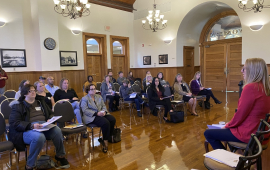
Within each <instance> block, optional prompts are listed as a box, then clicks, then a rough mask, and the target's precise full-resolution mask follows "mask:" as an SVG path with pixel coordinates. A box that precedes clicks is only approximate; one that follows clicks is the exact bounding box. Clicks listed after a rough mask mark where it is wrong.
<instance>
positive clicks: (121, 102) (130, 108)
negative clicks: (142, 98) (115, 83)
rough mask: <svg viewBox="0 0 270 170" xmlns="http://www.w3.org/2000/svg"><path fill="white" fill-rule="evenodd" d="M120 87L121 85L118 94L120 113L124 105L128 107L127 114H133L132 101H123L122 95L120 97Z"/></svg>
mask: <svg viewBox="0 0 270 170" xmlns="http://www.w3.org/2000/svg"><path fill="white" fill-rule="evenodd" d="M120 88H121V87H119V96H120V99H119V105H120V108H121V114H122V110H123V108H125V106H127V107H128V108H129V114H130V116H132V114H133V107H134V101H125V100H124V99H123V97H122V94H121V91H120Z"/></svg>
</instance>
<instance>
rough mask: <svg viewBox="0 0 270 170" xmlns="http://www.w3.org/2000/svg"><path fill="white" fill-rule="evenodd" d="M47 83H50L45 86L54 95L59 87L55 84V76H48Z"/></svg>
mask: <svg viewBox="0 0 270 170" xmlns="http://www.w3.org/2000/svg"><path fill="white" fill-rule="evenodd" d="M47 83H48V84H46V85H45V88H46V89H47V90H48V91H49V92H50V93H51V95H52V96H53V95H54V93H55V91H56V90H58V89H59V87H58V86H55V85H54V78H53V77H52V76H49V77H48V78H47Z"/></svg>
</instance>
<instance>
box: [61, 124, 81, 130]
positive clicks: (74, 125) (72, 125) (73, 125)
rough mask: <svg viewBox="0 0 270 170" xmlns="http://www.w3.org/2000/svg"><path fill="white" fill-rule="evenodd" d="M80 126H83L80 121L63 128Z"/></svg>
mask: <svg viewBox="0 0 270 170" xmlns="http://www.w3.org/2000/svg"><path fill="white" fill-rule="evenodd" d="M82 126H83V124H82V123H77V124H71V125H68V126H65V127H64V128H65V129H75V128H78V127H82Z"/></svg>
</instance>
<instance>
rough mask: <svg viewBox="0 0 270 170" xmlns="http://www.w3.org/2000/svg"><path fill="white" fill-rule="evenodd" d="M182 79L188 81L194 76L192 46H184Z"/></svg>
mask: <svg viewBox="0 0 270 170" xmlns="http://www.w3.org/2000/svg"><path fill="white" fill-rule="evenodd" d="M184 70H185V74H184V75H183V76H184V78H183V79H184V80H185V81H186V82H190V80H191V79H192V78H193V76H194V47H184Z"/></svg>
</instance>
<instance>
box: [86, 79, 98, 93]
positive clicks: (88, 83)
mask: <svg viewBox="0 0 270 170" xmlns="http://www.w3.org/2000/svg"><path fill="white" fill-rule="evenodd" d="M90 84H94V85H95V86H96V85H97V83H96V82H94V79H93V76H88V77H87V81H86V82H85V83H84V85H83V90H84V88H85V87H86V86H88V85H90ZM83 94H84V96H85V95H87V94H86V93H85V90H84V91H83Z"/></svg>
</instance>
